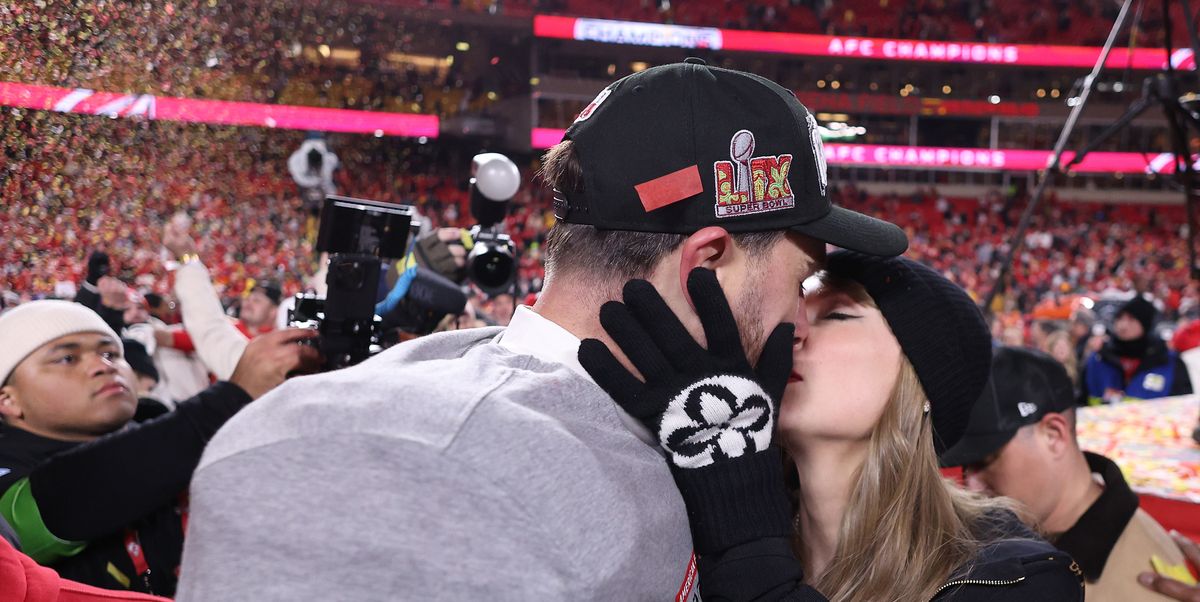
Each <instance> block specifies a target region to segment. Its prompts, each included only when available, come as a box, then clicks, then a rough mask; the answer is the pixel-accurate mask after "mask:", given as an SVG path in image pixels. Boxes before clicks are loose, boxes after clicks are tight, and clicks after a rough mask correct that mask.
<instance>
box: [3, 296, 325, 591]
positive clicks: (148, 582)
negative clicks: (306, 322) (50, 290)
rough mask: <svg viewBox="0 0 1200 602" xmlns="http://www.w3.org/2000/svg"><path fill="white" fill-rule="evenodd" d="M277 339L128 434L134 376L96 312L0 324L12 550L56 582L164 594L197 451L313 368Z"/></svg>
mask: <svg viewBox="0 0 1200 602" xmlns="http://www.w3.org/2000/svg"><path fill="white" fill-rule="evenodd" d="M313 334H314V333H312V332H310V331H304V330H299V329H295V330H286V331H279V332H275V333H271V334H268V335H264V336H262V337H259V338H257V339H255V340H254V341H252V342H251V343H250V344H249V345H248V346H247V347H246V350H245V353H244V354H243V355H242V357H241V360H240V361H239V362H238V365H237V368H236V369H235V370H234V372H233V375H232V377H231V378H230V380H229V382H218V383H216V384H214V385H212V386H211V387H209V388H208V389H206V390H204V391H203V392H201V393H200V394H199V395H196V396H195V397H193V398H191V399H188V400H186V401H183V402H182V403H180V404H179V405H178V407H177V408H176V410H175V411H174V412H172V413H170V414H167V415H165V416H162V417H160V418H157V419H154V420H151V421H149V422H147V423H145V424H142V425H131V424H130V419H131V418H132V417H133V416H134V412H135V410H136V409H137V403H138V400H137V396H136V395H135V393H134V391H135V382H136V381H135V375H134V372H133V370H132V369H131V367H130V365H129V364H128V363H127V362H126V360H125V359H124V356H123V347H122V342H121V339H120V338H118V337H117V334H116V333H115V332H113V330H112V329H111V328H110V327H109V325H108V324H106V323H105V322H104V320H103V319H101V318H100V316H99V315H97V314H96V313H95V312H93V311H92V310H90V309H87V308H86V307H84V306H82V305H80V304H77V303H70V302H66V301H35V302H32V303H27V304H24V305H21V306H19V307H17V308H15V309H13V310H10V311H8V312H6V313H5V314H3V315H0V340H3V341H4V342H5V345H4V346H3V347H2V348H0V383H2V385H3V386H2V387H0V417H2V418H3V423H2V424H0V506H2V508H0V515H2V516H3V517H4V519H5V520H7V521H8V522H9V524H11V525H12V527H13V528H14V529H15V530H16V532H17V534H18V536H19V538H20V541H21V544H22V551H23V552H24V553H26V554H28V555H29V556H31V557H33V558H34V559H35V560H37V561H38V562H39V563H41V564H45V565H47V566H50V567H52V568H54V569H55V570H57V571H58V572H59V573H60V574H61V575H63V577H66V578H68V579H74V580H77V581H80V582H83V583H88V584H91V585H96V586H99V587H108V588H113V589H132V590H136V591H142V592H151V593H158V594H163V595H171V594H172V593H173V592H174V590H175V581H176V574H177V571H176V569H177V567H178V566H179V561H180V554H181V551H182V546H183V533H184V521H186V510H185V505H184V504H183V503H182V502H181V495H182V494H183V493H184V492H185V490H186V489H187V486H188V482H189V480H190V479H191V476H192V471H193V470H194V469H195V467H196V464H197V462H198V461H199V459H200V452H201V451H202V450H203V449H204V446H205V444H206V443H207V442H208V439H209V438H210V437H212V435H213V434H214V433H215V432H216V431H217V429H218V428H220V427H221V425H223V424H224V423H225V421H226V420H228V419H229V418H230V417H231V416H233V415H234V414H235V413H237V412H238V411H239V410H240V409H241V408H242V407H244V406H245V405H246V404H248V403H250V402H251V401H252V400H254V399H256V398H258V397H260V396H261V395H263V394H264V393H266V392H267V391H269V390H270V389H272V388H274V387H275V386H277V385H278V384H279V383H281V382H283V380H284V378H285V375H287V374H288V373H289V372H292V371H297V370H300V371H303V370H307V369H310V368H311V367H312V366H313V365H314V364H315V363H316V361H317V357H316V356H317V352H316V351H315V350H314V349H312V348H311V347H307V346H303V345H297V344H296V343H297V342H298V341H302V340H305V339H308V338H310V337H311V336H312V335H313Z"/></svg>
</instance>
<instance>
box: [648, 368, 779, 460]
mask: <svg viewBox="0 0 1200 602" xmlns="http://www.w3.org/2000/svg"><path fill="white" fill-rule="evenodd" d="M773 410H774V408H773V407H772V405H771V401H770V397H769V396H768V395H767V393H766V392H765V391H763V389H762V387H760V386H759V385H758V383H756V382H754V381H753V380H750V379H748V378H743V377H740V376H733V375H728V374H724V375H719V376H713V377H709V378H706V379H704V380H701V381H699V382H696V383H694V384H692V385H691V386H689V387H688V388H686V389H684V390H683V391H680V392H679V394H678V395H676V396H675V397H674V398H673V399H672V400H671V402H670V404H669V405H668V406H667V410H666V412H664V413H663V417H662V425H661V427H660V429H659V437H660V442H661V443H662V446H663V448H665V449H667V450H669V451H670V452H671V456H672V461H673V462H674V463H675V465H676V466H679V467H680V468H700V467H702V466H708V465H709V464H712V463H713V460H714V458H719V457H721V456H724V457H727V458H737V457H739V456H741V455H742V454H745V453H747V448H748V447H749V443H750V442H751V441H753V444H754V450H752V452H753V451H761V450H763V449H766V447H767V446H768V445H769V444H770V443H771V431H772V429H773V428H774V418H773V414H774V412H773Z"/></svg>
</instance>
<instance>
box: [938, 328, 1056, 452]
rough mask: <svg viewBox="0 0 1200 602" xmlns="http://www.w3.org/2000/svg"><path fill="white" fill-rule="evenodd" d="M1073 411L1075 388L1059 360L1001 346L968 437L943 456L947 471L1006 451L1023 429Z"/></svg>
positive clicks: (976, 406) (1040, 353)
mask: <svg viewBox="0 0 1200 602" xmlns="http://www.w3.org/2000/svg"><path fill="white" fill-rule="evenodd" d="M1073 407H1075V388H1074V385H1072V384H1071V377H1070V376H1068V375H1067V369H1066V368H1064V367H1063V365H1062V364H1060V363H1059V362H1058V360H1055V359H1054V358H1052V357H1050V356H1049V355H1046V354H1045V353H1042V352H1040V351H1034V350H1032V349H1025V348H1023V347H997V348H996V349H995V351H993V352H992V375H991V379H990V380H989V381H988V384H987V386H986V387H984V391H983V395H982V396H980V398H979V401H977V402H975V406H974V407H973V408H972V409H971V418H970V419H969V420H968V422H967V432H966V433H965V434H964V435H963V438H962V439H961V440H959V442H958V443H957V444H956V445H955V446H954V447H951V448H950V449H948V450H946V453H944V454H942V456H941V463H942V466H966V465H969V464H977V463H979V462H981V461H982V460H983V459H984V458H987V457H988V456H989V455H991V454H992V453H994V452H995V451H997V450H999V449H1000V448H1002V447H1004V444H1006V443H1008V442H1009V440H1010V439H1012V438H1013V435H1015V434H1016V433H1017V431H1018V430H1020V429H1021V427H1023V426H1026V425H1029V424H1034V423H1037V422H1038V421H1040V420H1041V419H1042V417H1043V416H1045V415H1046V414H1049V413H1052V412H1065V411H1067V410H1069V409H1071V408H1073Z"/></svg>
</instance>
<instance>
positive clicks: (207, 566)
mask: <svg viewBox="0 0 1200 602" xmlns="http://www.w3.org/2000/svg"><path fill="white" fill-rule="evenodd" d="M542 179H543V180H544V181H545V182H546V183H547V184H548V185H549V186H551V187H552V188H554V189H555V194H554V196H555V201H554V207H555V214H556V216H557V218H558V222H557V223H556V224H555V226H554V228H553V229H552V230H551V232H550V233H549V235H548V239H547V242H546V284H545V288H544V290H543V292H542V294H541V296H540V298H539V299H538V302H537V303H536V304H535V305H534V307H532V308H530V307H524V306H522V307H518V308H517V309H516V311H515V312H514V314H513V317H512V320H511V322H510V324H509V326H508V327H506V328H476V329H470V330H462V331H456V332H451V333H442V334H439V335H435V336H431V337H424V338H421V339H417V340H414V341H409V342H406V343H402V344H400V345H397V346H395V347H392V348H391V349H389V350H387V351H385V352H384V353H381V354H379V355H377V356H375V357H373V358H371V359H369V360H367V361H365V362H363V363H361V364H359V365H357V366H355V367H352V368H348V369H346V370H341V371H337V372H333V373H329V374H325V375H320V376H317V377H314V378H307V379H301V380H300V381H298V382H296V383H295V385H294V386H291V387H287V388H285V389H283V390H281V391H279V392H278V394H274V395H270V396H268V398H267V399H266V400H265V405H262V406H259V407H260V408H261V409H260V411H255V412H253V413H251V414H246V415H243V418H242V419H241V420H235V421H234V422H232V423H230V424H228V425H226V428H225V429H223V430H222V432H221V434H220V435H219V436H217V437H216V438H214V439H213V441H212V444H211V445H210V446H209V447H208V449H207V450H206V456H205V458H204V459H203V460H202V462H201V465H200V467H199V469H198V472H197V476H196V479H195V480H194V481H193V487H192V495H193V497H192V520H191V521H190V523H189V527H188V529H189V531H188V536H189V542H188V549H187V551H186V553H185V561H184V567H183V575H182V579H183V581H182V586H181V589H180V594H181V599H182V600H241V599H275V600H289V599H298V598H303V599H318V598H330V599H355V600H377V599H393V598H396V597H403V598H405V599H414V600H424V599H442V600H473V599H491V598H495V597H497V596H499V597H503V598H509V599H521V600H566V599H589V600H664V599H679V600H690V599H692V597H693V595H694V594H696V592H697V591H698V585H697V581H696V569H695V562H694V556H693V554H692V548H693V546H692V541H691V535H690V533H689V528H688V521H687V516H686V513H685V508H684V504H683V501H682V499H681V498H680V496H679V493H678V491H677V489H676V488H675V484H674V482H673V480H672V478H671V473H670V471H669V470H668V469H667V465H666V463H664V462H663V461H662V458H661V456H660V455H659V451H658V449H659V446H658V441H657V439H656V438H655V437H654V436H653V435H652V434H651V433H650V432H649V431H648V429H646V428H645V427H644V426H642V425H641V424H640V423H639V422H638V420H637V419H635V418H633V417H632V416H630V415H628V414H626V413H625V412H623V411H622V410H621V409H620V408H619V407H618V406H617V405H616V404H615V403H614V402H613V401H612V399H611V398H610V397H609V396H608V395H607V394H606V393H605V392H604V390H603V389H601V388H600V387H599V386H597V385H596V384H595V382H593V381H592V380H591V378H590V377H589V376H588V374H587V372H586V371H585V370H584V369H583V367H582V366H581V365H580V364H579V360H578V350H579V346H580V340H581V339H583V338H588V337H597V338H602V339H604V340H611V339H608V337H607V336H606V335H605V332H604V330H603V329H602V328H601V326H600V323H599V319H598V317H597V316H598V315H599V313H600V306H601V305H603V304H604V303H605V302H606V301H609V300H613V299H618V298H620V295H621V288H622V287H623V286H624V285H625V283H626V282H628V281H629V280H630V279H631V278H643V279H646V280H648V281H650V282H651V283H652V284H653V285H654V286H655V287H656V289H657V290H658V291H659V292H660V293H661V294H662V296H663V297H664V299H665V300H666V302H667V303H668V304H669V305H670V306H671V308H672V309H674V310H675V311H676V313H677V314H678V315H681V316H689V317H690V321H689V322H688V323H687V327H688V328H690V329H691V330H692V332H693V334H695V335H697V336H699V335H700V334H701V332H702V330H701V325H700V322H699V318H698V317H696V314H695V313H694V312H692V311H691V309H690V307H691V298H690V297H689V294H688V292H687V289H686V287H685V280H686V278H687V275H688V274H689V273H691V271H692V270H693V268H697V267H703V268H707V269H709V270H712V271H713V272H715V273H716V275H717V277H718V279H719V280H720V282H721V284H722V285H723V286H724V287H725V289H726V290H729V291H736V292H737V294H736V295H735V296H734V297H733V298H732V299H731V305H732V309H733V313H734V314H735V316H736V318H737V320H738V321H739V326H740V328H739V330H740V331H741V332H742V333H743V334H744V335H745V339H746V341H745V347H746V349H747V355H748V356H749V359H751V360H752V361H757V358H758V355H759V353H760V351H761V349H762V345H763V344H764V342H765V340H766V338H767V334H768V333H770V332H771V331H773V330H774V329H775V328H776V326H777V325H779V324H780V323H781V322H796V323H797V328H798V329H806V328H807V321H806V320H805V318H804V312H803V307H802V303H801V297H800V291H801V283H802V282H803V281H804V279H805V278H806V277H808V276H809V275H811V274H812V273H813V272H814V271H815V270H817V269H818V268H819V267H820V265H821V263H822V261H823V259H824V254H825V243H826V242H830V243H834V244H836V245H838V246H842V247H847V248H852V249H856V250H859V251H862V252H866V253H871V254H875V255H886V256H892V255H897V254H900V253H902V252H903V251H904V249H905V248H906V246H907V240H906V238H905V236H904V233H903V231H901V230H900V229H899V228H897V227H896V226H894V225H892V224H888V223H886V222H881V221H879V220H875V219H873V218H869V217H867V216H865V215H861V214H857V213H853V212H850V211H847V210H844V209H841V208H838V207H833V206H832V205H831V204H830V202H829V198H828V194H827V186H828V182H827V176H826V171H825V154H824V149H823V148H822V146H821V139H820V133H819V132H818V130H817V124H816V121H815V119H813V117H812V115H811V114H810V113H809V112H808V110H807V109H805V108H804V106H802V105H801V104H800V103H799V102H798V101H797V100H796V97H795V95H793V94H792V92H790V91H788V90H787V89H785V88H782V87H780V86H779V85H777V84H775V83H773V82H770V81H768V80H766V79H763V78H761V77H758V76H755V75H752V74H749V73H742V72H737V71H730V70H727V69H718V68H714V67H709V66H707V65H705V64H704V62H703V61H699V60H689V61H687V62H684V63H678V64H673V65H666V66H660V67H654V68H651V69H646V70H645V71H642V72H639V73H636V74H633V75H630V76H629V77H626V78H624V79H622V80H619V81H617V82H614V83H613V84H611V85H609V86H608V87H606V88H605V89H604V90H602V91H601V92H600V94H599V95H598V96H597V97H596V99H595V100H593V101H592V103H591V104H589V105H588V106H587V107H586V108H585V109H584V110H583V112H581V113H580V115H579V116H578V118H577V119H576V121H575V123H574V125H572V126H571V128H570V129H568V130H567V133H566V135H565V138H564V140H563V142H561V143H559V144H558V145H557V146H555V147H554V148H553V149H551V150H550V151H549V152H548V153H547V154H546V156H545V159H544V160H543V162H542ZM230 550H238V553H237V554H230V553H229V551H230ZM348 574H352V575H354V578H353V579H344V578H342V577H344V576H345V575H348Z"/></svg>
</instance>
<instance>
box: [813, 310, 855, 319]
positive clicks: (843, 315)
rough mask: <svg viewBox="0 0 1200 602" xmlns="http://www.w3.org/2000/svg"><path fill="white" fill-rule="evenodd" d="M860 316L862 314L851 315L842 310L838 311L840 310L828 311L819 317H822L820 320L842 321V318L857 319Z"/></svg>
mask: <svg viewBox="0 0 1200 602" xmlns="http://www.w3.org/2000/svg"><path fill="white" fill-rule="evenodd" d="M860 317H862V316H856V315H853V314H847V313H843V312H840V311H831V312H829V313H827V314H825V315H824V316H822V317H821V319H822V320H839V321H842V320H857V319H858V318H860Z"/></svg>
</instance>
